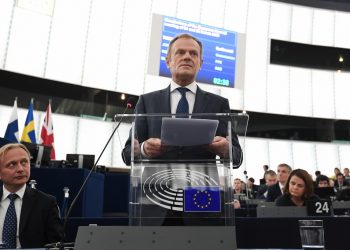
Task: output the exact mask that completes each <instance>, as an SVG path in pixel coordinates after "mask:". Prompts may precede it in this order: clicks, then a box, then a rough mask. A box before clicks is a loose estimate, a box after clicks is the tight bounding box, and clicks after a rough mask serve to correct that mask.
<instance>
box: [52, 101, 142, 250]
mask: <svg viewBox="0 0 350 250" xmlns="http://www.w3.org/2000/svg"><path fill="white" fill-rule="evenodd" d="M135 104H136V98H135V97H132V96H131V97H129V98H128V100H127V101H126V106H125V108H124V111H123V113H122V117H121V118H120V119H119V121H118V123H117V126H116V127H115V128H114V130H113V132H112V134H111V136H110V137H109V138H108V141H107V143H106V144H105V146H104V147H103V149H102V151H101V153H100V155H99V156H98V158H97V160H96V162H95V164H94V166H93V167H92V168H91V169H90V171H89V173H88V175H87V176H86V178H85V180H84V182H83V184H82V185H81V187H80V189H79V191H78V193H77V194H76V195H75V197H74V199H73V201H72V203H71V204H70V206H69V208H68V211H67V213H66V216H65V218H64V222H63V236H62V239H61V241H60V242H58V243H53V244H47V245H45V247H58V248H59V249H60V250H63V249H64V247H65V246H67V245H71V243H64V242H63V241H64V239H65V237H66V235H65V231H66V227H67V222H68V218H69V215H70V213H71V211H72V209H73V207H74V205H75V203H76V202H77V200H78V198H79V196H80V194H81V192H82V191H83V189H84V188H85V186H86V184H87V181H88V180H89V179H90V176H91V174H92V172H94V171H95V170H96V166H97V164H98V162H99V161H100V159H101V157H102V155H103V153H104V152H105V150H106V148H107V146H108V144H109V142H110V141H111V140H112V138H113V136H114V134H115V132H116V131H117V130H118V128H119V126H120V124H121V123H122V121H123V115H125V113H126V111H127V110H128V109H132V108H134V107H135Z"/></svg>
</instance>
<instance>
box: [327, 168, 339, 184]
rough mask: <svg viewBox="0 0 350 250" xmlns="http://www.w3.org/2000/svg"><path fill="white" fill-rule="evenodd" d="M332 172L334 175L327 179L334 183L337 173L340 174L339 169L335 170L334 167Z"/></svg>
mask: <svg viewBox="0 0 350 250" xmlns="http://www.w3.org/2000/svg"><path fill="white" fill-rule="evenodd" d="M333 171H334V175H332V176H331V177H329V179H331V180H333V181H336V179H337V175H338V174H339V173H341V172H340V169H339V168H337V167H335V168H334V170H333Z"/></svg>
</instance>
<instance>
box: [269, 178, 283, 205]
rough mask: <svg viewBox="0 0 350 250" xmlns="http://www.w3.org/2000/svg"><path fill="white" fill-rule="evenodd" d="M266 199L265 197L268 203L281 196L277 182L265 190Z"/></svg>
mask: <svg viewBox="0 0 350 250" xmlns="http://www.w3.org/2000/svg"><path fill="white" fill-rule="evenodd" d="M267 190H268V191H267V197H266V201H270V202H273V201H275V200H276V199H277V198H278V197H279V196H281V195H282V192H281V189H280V186H279V182H277V183H276V184H275V185H272V186H270V187H269V188H268V189H267Z"/></svg>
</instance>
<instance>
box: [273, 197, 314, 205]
mask: <svg viewBox="0 0 350 250" xmlns="http://www.w3.org/2000/svg"><path fill="white" fill-rule="evenodd" d="M319 199H320V198H319V197H318V196H317V195H314V194H313V195H311V197H310V198H309V199H308V200H307V201H317V200H319ZM307 201H304V204H303V206H306V203H307ZM276 206H277V207H286V206H287V207H288V206H292V207H293V206H294V207H296V205H295V203H294V202H293V201H292V199H291V197H290V194H283V195H281V196H280V197H278V198H277V199H276Z"/></svg>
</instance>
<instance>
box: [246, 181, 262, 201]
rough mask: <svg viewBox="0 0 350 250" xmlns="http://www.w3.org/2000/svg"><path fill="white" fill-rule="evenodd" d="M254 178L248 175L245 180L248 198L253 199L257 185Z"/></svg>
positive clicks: (256, 191)
mask: <svg viewBox="0 0 350 250" xmlns="http://www.w3.org/2000/svg"><path fill="white" fill-rule="evenodd" d="M254 183H255V180H254V178H253V177H249V178H248V180H247V191H248V197H249V199H255V198H256V196H257V193H258V189H259V186H258V185H255V184H254Z"/></svg>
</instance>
